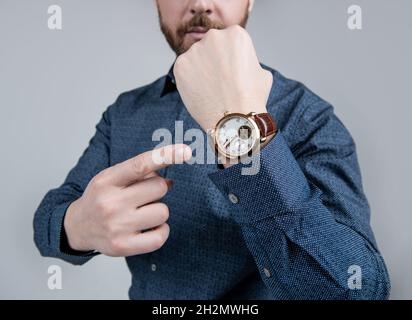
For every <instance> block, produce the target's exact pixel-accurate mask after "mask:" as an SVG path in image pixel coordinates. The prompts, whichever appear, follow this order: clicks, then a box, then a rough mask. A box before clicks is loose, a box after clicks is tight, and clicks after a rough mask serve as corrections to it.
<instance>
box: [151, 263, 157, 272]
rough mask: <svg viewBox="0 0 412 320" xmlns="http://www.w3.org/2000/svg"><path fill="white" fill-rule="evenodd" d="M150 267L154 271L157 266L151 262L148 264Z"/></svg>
mask: <svg viewBox="0 0 412 320" xmlns="http://www.w3.org/2000/svg"><path fill="white" fill-rule="evenodd" d="M150 268H151V269H152V271H153V272H154V271H156V269H157V266H156V265H155V264H154V263H152V265H151V266H150Z"/></svg>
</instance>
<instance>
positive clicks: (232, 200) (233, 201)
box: [229, 193, 239, 204]
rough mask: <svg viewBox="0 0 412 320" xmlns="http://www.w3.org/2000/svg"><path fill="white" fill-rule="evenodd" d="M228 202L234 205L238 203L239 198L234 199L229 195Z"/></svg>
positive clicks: (234, 197)
mask: <svg viewBox="0 0 412 320" xmlns="http://www.w3.org/2000/svg"><path fill="white" fill-rule="evenodd" d="M229 200H230V202H232V203H233V204H236V203H238V202H239V198H238V197H236V196H235V195H234V194H233V193H229Z"/></svg>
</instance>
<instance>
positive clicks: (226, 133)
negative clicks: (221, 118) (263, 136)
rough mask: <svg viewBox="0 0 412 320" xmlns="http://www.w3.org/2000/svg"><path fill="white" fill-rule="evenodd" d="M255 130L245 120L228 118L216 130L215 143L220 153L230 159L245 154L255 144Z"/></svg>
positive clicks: (235, 117) (238, 117) (236, 117)
mask: <svg viewBox="0 0 412 320" xmlns="http://www.w3.org/2000/svg"><path fill="white" fill-rule="evenodd" d="M256 139H257V136H256V129H255V127H254V126H253V124H252V123H251V122H250V121H249V120H248V119H247V118H243V117H240V116H234V117H230V118H228V119H226V120H225V122H223V123H222V124H220V125H219V127H218V128H217V136H216V143H217V144H218V147H219V149H220V150H221V151H223V152H224V153H225V154H226V155H228V156H230V157H237V156H242V155H245V154H247V153H248V152H249V151H250V150H252V149H253V147H254V145H255V143H256Z"/></svg>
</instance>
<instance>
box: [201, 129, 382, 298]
mask: <svg viewBox="0 0 412 320" xmlns="http://www.w3.org/2000/svg"><path fill="white" fill-rule="evenodd" d="M349 154H350V153H349ZM260 158H261V167H260V170H259V172H258V173H257V174H256V175H252V176H249V175H242V173H241V170H242V167H243V164H238V165H235V166H232V167H230V168H227V169H224V170H220V171H218V172H216V173H212V174H210V175H209V177H210V178H211V179H212V181H213V182H214V183H215V184H216V186H217V187H218V188H219V189H220V191H221V192H222V193H224V194H226V196H229V194H232V199H233V195H234V196H235V197H236V199H237V201H235V202H234V203H232V206H233V212H234V213H233V218H234V219H235V220H236V221H237V222H238V223H239V225H240V226H241V228H242V230H243V232H244V237H245V241H246V243H247V245H248V247H249V249H250V251H251V253H252V255H253V256H254V257H255V260H256V263H257V266H258V268H259V271H260V272H261V274H262V279H263V280H264V281H265V283H266V284H267V286H268V288H270V289H271V290H273V291H275V290H279V288H282V290H283V291H284V292H288V296H290V297H295V298H299V297H300V298H302V297H304V298H331V299H333V298H336V299H348V298H366V299H375V298H378V299H379V298H385V297H386V296H387V292H388V290H389V280H388V276H387V272H386V269H385V267H384V264H383V261H382V259H381V257H380V255H379V253H378V251H377V250H376V247H375V246H374V244H373V242H374V241H373V237H371V236H370V235H369V234H368V232H367V230H368V228H367V227H365V229H362V228H361V227H359V224H357V223H354V224H351V221H350V220H346V221H345V218H347V217H351V216H355V217H362V216H366V217H367V216H368V210H369V208H368V205H367V203H366V201H365V200H364V199H362V198H358V199H356V200H353V199H352V198H353V197H357V196H355V195H354V194H353V191H352V190H350V189H345V188H347V187H345V183H347V182H344V181H343V180H342V181H341V180H340V179H338V178H335V179H334V178H333V176H330V177H329V179H331V180H329V181H331V182H330V183H332V184H334V188H336V190H332V189H330V190H329V189H328V192H329V193H330V192H334V194H332V195H331V198H330V200H329V199H327V197H325V195H324V194H323V192H321V191H320V189H319V188H318V187H316V186H315V185H314V184H312V183H311V182H309V181H308V179H307V178H306V176H305V174H304V173H303V172H302V170H301V168H300V166H299V165H298V163H297V162H296V160H295V158H294V156H293V154H292V153H291V151H290V149H289V147H288V145H287V143H286V141H285V140H284V137H283V136H282V134H281V133H279V136H277V137H275V138H274V139H273V141H271V143H270V144H269V145H268V146H267V147H266V148H265V149H263V150H262V152H261V154H260ZM319 160H320V159H319ZM319 160H318V161H319ZM351 163H352V158H348V159H344V160H334V167H335V168H336V170H337V171H338V172H344V171H348V170H349V166H351ZM316 172H318V173H319V172H320V171H316ZM320 178H321V177H319V178H318V179H320ZM322 179H323V178H322ZM318 183H319V184H322V182H321V180H318ZM328 183H329V182H327V183H326V184H328ZM341 183H342V185H340V184H341ZM338 190H339V191H338ZM343 222H345V223H346V225H345V223H343ZM365 230H366V231H365ZM364 231H365V232H364ZM352 265H358V266H360V267H361V268H362V279H363V289H362V290H359V291H353V290H350V288H349V287H348V278H349V276H350V274H348V268H349V267H350V266H352ZM267 273H270V276H269V277H268V276H267ZM279 286H280V287H279ZM318 287H321V288H323V289H322V290H314V288H318Z"/></svg>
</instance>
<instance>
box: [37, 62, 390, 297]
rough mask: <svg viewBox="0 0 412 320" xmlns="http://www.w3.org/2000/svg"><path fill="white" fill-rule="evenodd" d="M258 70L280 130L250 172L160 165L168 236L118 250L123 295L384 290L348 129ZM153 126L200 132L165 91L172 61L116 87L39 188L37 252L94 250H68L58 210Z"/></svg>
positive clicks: (72, 257) (308, 97)
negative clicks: (59, 170) (64, 162)
mask: <svg viewBox="0 0 412 320" xmlns="http://www.w3.org/2000/svg"><path fill="white" fill-rule="evenodd" d="M262 67H263V68H265V69H266V70H269V71H271V72H272V74H273V78H274V81H273V86H272V89H271V92H270V96H269V99H268V102H267V110H268V112H269V113H270V114H271V115H272V116H273V118H274V119H276V122H277V124H278V127H279V132H278V134H277V135H276V136H275V138H274V139H273V140H272V141H271V142H270V143H269V144H268V145H267V146H266V147H265V148H264V149H263V150H261V152H260V160H259V161H260V170H259V172H258V173H257V174H255V175H243V174H242V172H241V170H242V168H243V167H244V166H246V164H243V163H239V164H236V165H234V166H232V167H230V168H228V169H223V168H222V167H220V166H218V165H217V163H211V164H187V163H185V164H183V165H175V166H171V167H168V168H166V169H162V170H160V171H159V174H160V175H162V176H164V177H165V178H169V179H172V180H174V186H173V188H172V189H171V190H170V191H169V193H168V194H167V195H166V196H165V197H164V198H163V199H162V202H164V203H166V204H167V205H168V207H169V211H170V218H169V220H168V224H169V225H170V235H169V239H168V240H167V242H166V243H165V245H164V246H163V247H162V248H161V249H159V250H157V251H155V252H152V253H149V254H142V255H136V256H131V257H127V258H126V261H127V265H128V267H129V269H130V272H131V275H132V283H131V287H130V290H129V297H130V298H131V299H386V298H388V295H389V291H390V283H389V277H388V273H387V269H386V267H385V264H384V261H383V259H382V256H381V255H380V253H379V250H378V248H377V245H376V241H375V238H374V235H373V233H372V230H371V226H370V222H369V218H370V210H369V205H368V201H367V199H366V198H365V195H364V192H363V189H362V181H361V175H360V170H359V166H358V161H357V156H356V149H355V143H354V141H353V139H352V137H351V135H350V134H349V132H348V131H347V129H346V128H345V127H344V125H343V124H342V123H341V121H340V120H339V119H338V118H337V117H336V115H335V114H334V112H333V108H332V106H331V105H330V104H329V103H327V102H325V101H324V100H322V99H321V98H319V97H318V96H317V95H315V94H314V93H313V92H311V91H310V90H309V89H308V88H306V87H305V86H304V85H303V84H301V83H299V82H296V81H293V80H290V79H286V78H285V77H283V76H282V75H281V74H280V73H279V72H278V71H276V70H273V69H271V68H269V67H267V66H265V65H263V64H262ZM176 121H181V122H180V124H181V125H182V128H179V129H177V128H178V126H176ZM159 128H167V129H169V130H170V131H171V132H172V133H173V136H176V137H177V136H179V135H178V134H177V133H178V132H176V130H181V129H183V130H184V132H186V131H187V130H189V129H192V128H197V129H200V126H199V125H198V124H197V123H196V122H195V121H194V119H193V118H192V117H191V116H190V114H189V113H188V111H187V110H186V108H185V106H184V104H183V102H182V100H181V98H180V95H179V92H178V91H177V90H176V86H175V84H174V76H173V68H171V69H170V71H169V73H168V74H167V75H166V76H163V77H161V78H159V79H157V80H156V81H154V82H153V83H152V84H150V85H147V86H144V87H141V88H138V89H135V90H133V91H130V92H126V93H123V94H121V95H120V96H119V97H118V99H117V100H116V102H115V103H113V104H112V105H111V106H109V107H108V108H107V109H106V110H105V111H104V113H103V115H102V118H101V120H100V122H99V123H98V124H97V126H96V133H95V135H94V136H93V137H92V139H91V140H90V141H89V145H88V147H87V149H86V150H85V151H84V152H83V154H82V155H81V157H80V159H79V160H78V162H77V164H76V165H75V166H74V168H73V169H72V170H71V171H70V172H69V174H68V176H67V177H66V179H65V181H64V182H63V183H62V185H60V186H59V187H57V188H55V189H53V190H50V191H49V192H48V193H47V194H46V195H45V197H44V199H43V200H42V201H41V203H40V205H39V207H38V209H37V211H36V213H35V217H34V239H35V243H36V245H37V247H38V249H39V250H40V252H41V254H42V255H43V256H47V257H55V258H60V259H63V260H65V261H67V262H70V263H72V264H84V263H86V262H87V261H89V260H90V259H91V258H92V257H93V256H95V255H96V254H98V253H83V252H76V251H73V250H72V249H70V248H69V247H68V245H67V238H66V235H65V232H64V228H63V227H62V226H63V224H62V223H63V219H64V215H65V212H66V209H67V208H68V206H69V205H70V203H72V202H73V201H75V200H76V199H78V198H79V197H80V196H81V195H82V193H83V191H84V190H85V188H86V186H87V184H88V182H89V181H90V180H91V178H92V177H93V176H95V175H96V174H97V173H98V172H99V171H101V170H103V169H105V168H107V167H110V166H113V165H114V164H116V163H119V162H122V161H124V160H127V159H129V158H131V157H134V156H136V155H138V154H140V153H142V152H145V151H148V150H151V149H153V148H155V147H156V146H157V145H158V144H159V141H153V139H152V134H153V132H154V131H155V130H157V129H159ZM202 132H203V131H202ZM175 134H176V135H175ZM204 134H205V133H204ZM204 139H205V140H206V134H205V136H204ZM181 142H183V141H173V143H181ZM184 142H185V143H186V144H189V145H190V144H191V143H192V142H193V141H192V140H191V141H184ZM205 148H207V145H206V146H205ZM234 199H235V200H236V201H234Z"/></svg>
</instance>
